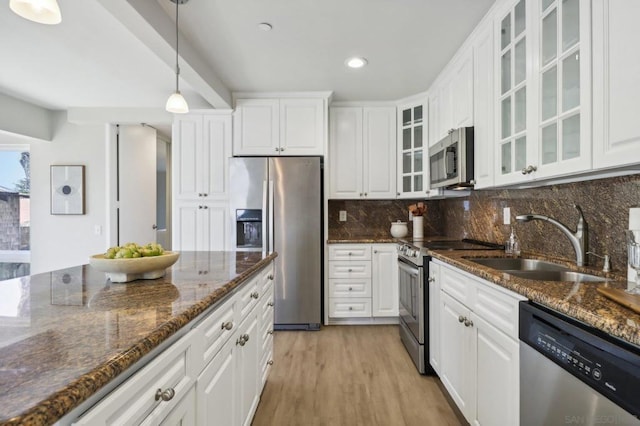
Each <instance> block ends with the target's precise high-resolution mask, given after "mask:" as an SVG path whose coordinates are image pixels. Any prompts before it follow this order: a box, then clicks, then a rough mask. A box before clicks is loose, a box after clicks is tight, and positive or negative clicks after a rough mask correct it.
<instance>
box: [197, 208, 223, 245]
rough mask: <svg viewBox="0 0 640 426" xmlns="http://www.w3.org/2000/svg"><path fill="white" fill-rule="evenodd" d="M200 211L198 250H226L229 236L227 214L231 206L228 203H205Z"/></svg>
mask: <svg viewBox="0 0 640 426" xmlns="http://www.w3.org/2000/svg"><path fill="white" fill-rule="evenodd" d="M199 210H200V211H199V213H200V218H201V219H200V226H199V230H200V232H199V236H200V243H199V245H198V250H202V251H224V250H226V247H227V244H228V241H229V237H228V235H227V232H228V231H227V215H228V214H229V208H228V206H227V205H226V204H211V203H207V204H203V205H202V209H199Z"/></svg>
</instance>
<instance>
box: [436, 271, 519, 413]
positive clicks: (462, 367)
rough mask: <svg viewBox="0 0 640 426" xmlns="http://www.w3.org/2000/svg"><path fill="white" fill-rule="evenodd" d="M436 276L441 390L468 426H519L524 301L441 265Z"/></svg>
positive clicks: (512, 294) (506, 291)
mask: <svg viewBox="0 0 640 426" xmlns="http://www.w3.org/2000/svg"><path fill="white" fill-rule="evenodd" d="M439 275H440V285H441V291H440V308H439V315H440V321H439V333H440V336H439V337H440V342H439V349H440V364H439V368H440V371H439V374H440V378H441V380H442V383H443V385H444V387H445V388H446V389H447V392H448V393H449V395H450V396H451V398H452V399H453V401H454V402H455V403H456V405H457V406H458V408H459V409H460V411H461V412H462V413H463V415H464V416H465V418H466V419H467V421H468V422H469V423H470V424H472V425H485V426H491V425H506V424H509V425H511V424H513V425H516V424H519V420H520V417H519V411H520V410H519V405H520V400H519V395H520V381H519V368H520V364H519V363H520V358H519V344H518V336H517V324H518V303H519V302H520V300H524V298H523V297H522V296H519V295H517V294H515V293H511V292H509V291H508V290H504V289H498V288H497V286H495V285H494V284H492V283H488V282H486V281H483V280H481V279H479V278H475V277H473V276H471V275H469V274H466V273H463V272H461V271H459V270H456V269H455V268H452V267H451V266H448V265H445V264H439ZM461 299H462V300H461Z"/></svg>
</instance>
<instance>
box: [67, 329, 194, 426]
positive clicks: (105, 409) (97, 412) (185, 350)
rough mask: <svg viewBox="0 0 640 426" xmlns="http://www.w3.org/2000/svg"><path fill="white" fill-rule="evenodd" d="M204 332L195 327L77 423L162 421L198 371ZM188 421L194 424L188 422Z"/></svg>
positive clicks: (185, 395)
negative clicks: (201, 338) (200, 346)
mask: <svg viewBox="0 0 640 426" xmlns="http://www.w3.org/2000/svg"><path fill="white" fill-rule="evenodd" d="M199 337H200V334H199V333H198V332H196V331H191V332H190V333H188V334H187V335H185V336H184V337H182V338H181V339H180V340H178V341H177V342H176V343H174V344H173V345H171V346H170V347H169V348H168V349H166V350H165V351H164V352H162V353H161V354H160V355H158V356H157V357H155V358H154V359H153V360H152V361H151V362H150V363H149V364H148V365H146V366H144V367H143V368H142V369H141V370H140V371H138V372H136V373H135V374H134V375H133V376H131V377H130V378H129V379H127V381H125V382H124V383H123V384H122V385H120V386H119V387H118V388H116V389H115V390H114V391H113V392H111V393H110V394H109V395H108V396H106V397H105V398H103V399H102V400H101V401H100V402H99V403H97V404H96V405H95V406H93V407H92V408H91V409H90V410H89V411H87V412H86V413H85V414H83V415H82V417H80V418H79V419H78V420H77V421H76V422H75V423H74V424H76V425H91V426H94V425H118V426H120V425H137V424H159V423H161V422H162V421H163V420H164V419H165V418H168V416H170V415H171V413H172V412H173V411H174V409H175V408H177V407H178V406H179V405H180V404H181V403H182V401H183V400H184V401H185V402H184V403H185V404H190V402H191V401H192V399H186V400H185V398H193V396H190V391H191V390H192V389H193V386H194V384H195V381H196V378H197V375H198V366H199V363H198V359H197V358H198V357H197V355H198V352H199V350H200V349H199V346H198V345H199ZM187 424H194V423H193V422H188V423H187Z"/></svg>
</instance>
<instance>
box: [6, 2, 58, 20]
mask: <svg viewBox="0 0 640 426" xmlns="http://www.w3.org/2000/svg"><path fill="white" fill-rule="evenodd" d="M9 8H10V9H11V10H12V11H13V12H15V13H16V14H17V15H19V16H21V17H23V18H25V19H28V20H30V21H33V22H37V23H39V24H47V25H56V24H59V23H60V22H62V15H61V14H60V7H59V6H58V2H57V1H56V0H10V1H9Z"/></svg>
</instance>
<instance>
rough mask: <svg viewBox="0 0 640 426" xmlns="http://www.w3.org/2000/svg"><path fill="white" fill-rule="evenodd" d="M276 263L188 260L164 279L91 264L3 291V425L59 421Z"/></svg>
mask: <svg viewBox="0 0 640 426" xmlns="http://www.w3.org/2000/svg"><path fill="white" fill-rule="evenodd" d="M275 257H276V254H275V253H274V254H264V253H260V252H238V253H236V252H182V253H181V255H180V259H179V260H178V262H177V263H176V264H175V265H173V266H172V267H171V268H169V269H168V270H167V273H166V275H165V276H164V277H163V278H158V279H156V280H140V281H133V282H130V283H123V284H112V283H111V282H109V281H107V280H106V279H105V274H104V273H103V272H100V271H98V270H96V269H93V268H92V267H90V266H89V265H83V266H78V267H73V268H67V269H62V270H58V271H53V272H49V273H43V274H37V275H32V276H30V277H22V278H16V279H12V280H7V281H2V282H0V389H1V392H0V424H10V425H18V424H29V425H46V424H52V423H54V422H55V421H57V420H59V419H60V418H61V417H63V416H64V415H65V414H67V413H69V412H70V411H71V410H72V409H74V408H75V407H77V406H78V405H80V404H81V403H82V402H83V401H85V400H87V399H88V398H89V397H91V396H92V395H93V394H94V393H96V392H97V391H98V390H99V389H101V388H102V387H103V386H105V385H106V384H107V383H109V382H110V381H112V380H113V379H114V378H115V377H117V376H118V375H119V374H120V373H122V372H123V371H124V370H126V369H127V368H129V367H131V366H132V365H133V364H135V363H136V361H138V360H140V359H141V358H142V357H143V356H144V355H146V354H148V353H149V352H151V351H152V350H153V349H154V348H156V347H157V346H158V345H160V344H161V343H162V342H163V341H165V340H167V339H169V338H170V337H171V336H172V335H174V334H175V333H176V332H177V331H178V330H180V328H182V327H183V326H185V325H186V324H188V323H189V322H190V321H191V320H193V319H194V318H196V317H197V316H198V315H199V314H201V313H202V312H204V311H205V310H206V309H207V308H208V307H210V306H211V305H213V304H215V303H216V302H217V301H219V300H220V299H221V298H223V297H224V296H225V295H227V294H228V293H229V292H230V291H232V290H233V289H234V288H236V287H237V286H238V285H240V284H241V283H242V282H243V281H245V280H246V279H247V278H248V277H249V276H250V275H252V274H253V273H254V272H256V271H258V270H259V269H261V268H262V267H263V266H265V265H266V264H267V263H268V262H269V261H271V260H272V259H274V258H275Z"/></svg>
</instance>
